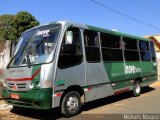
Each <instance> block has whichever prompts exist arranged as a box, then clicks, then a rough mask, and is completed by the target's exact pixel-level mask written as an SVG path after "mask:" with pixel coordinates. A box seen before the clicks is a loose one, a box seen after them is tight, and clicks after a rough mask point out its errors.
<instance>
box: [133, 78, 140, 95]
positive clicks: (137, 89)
mask: <svg viewBox="0 0 160 120" xmlns="http://www.w3.org/2000/svg"><path fill="white" fill-rule="evenodd" d="M141 83H142V79H141V78H137V79H135V81H134V83H133V96H135V97H138V96H140V94H141V89H142V86H141Z"/></svg>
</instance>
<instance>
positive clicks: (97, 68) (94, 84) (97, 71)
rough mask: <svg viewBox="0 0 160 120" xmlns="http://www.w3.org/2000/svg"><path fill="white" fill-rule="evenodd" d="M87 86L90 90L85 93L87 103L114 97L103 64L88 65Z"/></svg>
mask: <svg viewBox="0 0 160 120" xmlns="http://www.w3.org/2000/svg"><path fill="white" fill-rule="evenodd" d="M86 86H88V88H90V90H89V91H86V92H85V94H86V95H85V98H86V101H87V102H88V101H92V100H95V99H100V98H103V97H106V96H110V95H113V90H112V87H111V84H110V80H109V78H108V75H107V73H106V70H105V67H104V64H103V63H102V62H101V63H86Z"/></svg>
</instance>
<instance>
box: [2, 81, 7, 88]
mask: <svg viewBox="0 0 160 120" xmlns="http://www.w3.org/2000/svg"><path fill="white" fill-rule="evenodd" d="M3 87H7V84H6V79H3Z"/></svg>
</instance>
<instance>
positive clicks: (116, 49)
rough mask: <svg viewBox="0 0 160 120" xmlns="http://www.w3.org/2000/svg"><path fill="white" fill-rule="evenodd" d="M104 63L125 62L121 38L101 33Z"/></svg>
mask: <svg viewBox="0 0 160 120" xmlns="http://www.w3.org/2000/svg"><path fill="white" fill-rule="evenodd" d="M100 37H101V46H102V57H103V61H123V54H122V45H121V39H120V37H119V36H116V35H111V34H106V33H101V35H100Z"/></svg>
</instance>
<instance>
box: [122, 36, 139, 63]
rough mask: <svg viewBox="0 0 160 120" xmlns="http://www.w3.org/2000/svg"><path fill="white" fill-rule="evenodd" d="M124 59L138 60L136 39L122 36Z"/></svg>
mask: <svg viewBox="0 0 160 120" xmlns="http://www.w3.org/2000/svg"><path fill="white" fill-rule="evenodd" d="M123 42H124V47H125V49H124V57H125V61H139V60H140V59H139V51H138V44H137V40H135V39H131V38H126V37H124V38H123Z"/></svg>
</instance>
